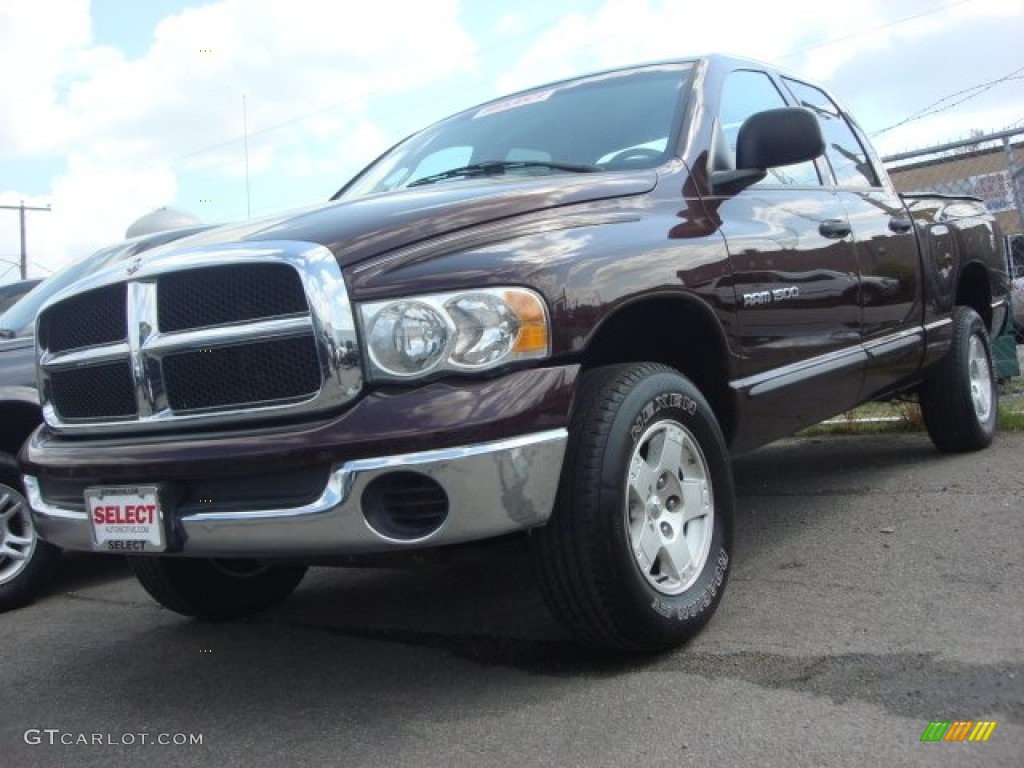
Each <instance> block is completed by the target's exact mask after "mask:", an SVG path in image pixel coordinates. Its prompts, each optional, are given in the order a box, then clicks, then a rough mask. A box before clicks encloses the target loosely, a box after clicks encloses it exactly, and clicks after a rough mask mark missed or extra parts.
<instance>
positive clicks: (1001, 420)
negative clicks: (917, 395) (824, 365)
mask: <svg viewBox="0 0 1024 768" xmlns="http://www.w3.org/2000/svg"><path fill="white" fill-rule="evenodd" d="M1000 389H1001V394H1000V402H999V410H998V413H997V416H996V418H997V419H998V425H999V429H1000V430H1002V431H1006V432H1021V431H1024V390H1022V386H1021V383H1020V379H1015V380H1013V381H1011V382H1010V383H1009V384H1004V385H1003V386H1002V387H1001V388H1000ZM923 429H924V420H923V419H922V417H921V409H920V408H919V407H918V405H917V403H915V402H909V401H908V402H892V403H867V404H865V405H862V406H860V407H858V408H854V409H853V410H852V411H847V412H846V413H841V414H839V415H838V416H836V417H835V418H832V419H829V420H828V421H823V422H821V423H820V424H815V425H814V426H813V427H808V428H807V429H805V430H802V431H801V432H798V433H797V434H798V435H800V436H803V437H818V436H821V435H878V434H885V433H893V432H918V431H921V430H923Z"/></svg>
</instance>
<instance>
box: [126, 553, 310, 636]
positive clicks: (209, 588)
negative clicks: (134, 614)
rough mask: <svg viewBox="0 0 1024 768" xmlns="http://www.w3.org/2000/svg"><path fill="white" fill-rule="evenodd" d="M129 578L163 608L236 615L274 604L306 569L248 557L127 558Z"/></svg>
mask: <svg viewBox="0 0 1024 768" xmlns="http://www.w3.org/2000/svg"><path fill="white" fill-rule="evenodd" d="M128 561H129V563H131V567H132V570H133V571H134V573H135V577H136V578H137V579H138V580H139V583H140V584H142V587H143V589H145V590H146V591H147V592H148V593H149V594H150V596H152V597H153V599H154V600H156V601H157V602H158V603H160V605H162V606H163V607H164V608H167V609H168V610H171V611H174V612H175V613H180V614H182V615H183V616H191V617H193V618H197V619H206V620H210V621H218V620H225V619H237V618H241V617H243V616H248V615H249V614H252V613H256V612H258V611H262V610H264V609H266V608H270V607H271V606H274V605H277V604H278V603H280V602H282V601H283V600H284V599H285V598H287V597H288V595H290V594H291V593H292V592H293V591H294V590H295V588H296V587H297V586H299V582H300V581H302V577H303V576H304V575H305V573H306V569H305V567H302V566H285V565H264V564H262V563H258V562H254V561H250V560H199V559H192V558H174V557H147V556H139V557H134V556H133V557H129V558H128Z"/></svg>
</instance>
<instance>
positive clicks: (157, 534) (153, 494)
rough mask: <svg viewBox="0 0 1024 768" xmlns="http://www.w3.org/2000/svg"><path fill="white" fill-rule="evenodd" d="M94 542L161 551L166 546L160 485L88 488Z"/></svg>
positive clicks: (107, 548)
mask: <svg viewBox="0 0 1024 768" xmlns="http://www.w3.org/2000/svg"><path fill="white" fill-rule="evenodd" d="M85 505H86V508H87V509H88V510H89V522H90V524H91V525H92V542H93V544H92V546H93V549H95V550H102V551H104V552H124V553H126V554H130V553H133V552H135V553H144V552H162V551H163V550H164V549H166V548H167V537H166V535H165V530H164V513H163V509H162V508H161V506H160V493H159V488H158V487H157V486H154V485H139V486H131V487H120V488H107V487H101V488H86V489H85Z"/></svg>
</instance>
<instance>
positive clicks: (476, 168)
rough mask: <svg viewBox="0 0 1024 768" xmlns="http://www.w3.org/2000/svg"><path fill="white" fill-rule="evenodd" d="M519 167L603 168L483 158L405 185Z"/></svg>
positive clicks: (585, 170)
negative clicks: (481, 160) (483, 159)
mask: <svg viewBox="0 0 1024 768" xmlns="http://www.w3.org/2000/svg"><path fill="white" fill-rule="evenodd" d="M519 168H549V169H551V170H553V171H569V172H571V173H594V172H595V171H603V170H604V168H602V167H600V166H598V165H577V164H575V163H549V162H545V161H543V160H485V161H484V162H482V163H473V164H472V165H463V166H461V167H459V168H452V169H450V170H447V171H442V172H441V173H434V174H431V175H430V176H423V177H422V178H419V179H416V181H413V182H411V183H409V184H407V185H406V186H407V187H419V186H422V185H424V184H433V183H434V182H435V181H444V180H445V179H460V178H475V177H477V176H501V175H503V174H504V173H505V172H506V171H514V170H517V169H519Z"/></svg>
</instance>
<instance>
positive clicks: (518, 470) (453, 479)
mask: <svg viewBox="0 0 1024 768" xmlns="http://www.w3.org/2000/svg"><path fill="white" fill-rule="evenodd" d="M567 434H568V433H567V431H566V430H565V429H554V430H548V431H545V432H537V433H534V434H530V435H524V436H520V437H516V438H512V439H508V440H501V441H495V442H489V443H479V444H476V445H470V446H462V447H457V448H445V449H441V450H434V451H424V452H420V453H408V454H402V455H397V456H387V457H382V458H373V459H360V460H355V461H348V462H344V463H341V464H337V465H335V466H334V467H333V469H332V471H331V473H330V475H329V477H328V481H327V484H326V486H325V487H324V489H323V492H322V493H321V494H320V497H319V498H317V499H316V500H315V501H313V502H311V503H309V504H306V505H304V506H300V507H294V508H287V509H260V510H252V511H237V510H232V511H230V512H216V511H211V512H202V513H193V514H186V515H176V514H175V510H174V509H173V508H171V509H168V510H165V515H166V516H167V517H169V518H170V519H171V520H172V521H173V524H174V525H175V526H176V528H177V531H178V532H179V534H180V535H179V537H178V542H179V543H177V544H176V545H175V547H174V548H173V549H171V550H169V551H168V552H166V553H165V554H168V555H175V554H177V555H186V556H197V557H246V558H249V557H297V558H302V557H310V558H315V557H320V556H329V555H344V554H357V553H364V552H382V551H388V550H395V549H409V548H417V547H434V546H439V545H444V544H454V543H458V542H465V541H474V540H479V539H486V538H490V537H493V536H499V535H501V534H504V533H510V532H513V531H519V530H525V529H528V528H533V527H536V526H538V525H543V524H544V523H545V522H546V521H547V519H548V517H549V516H550V515H551V510H552V507H553V505H554V501H555V494H556V492H557V489H558V478H559V475H560V473H561V468H562V459H563V456H564V453H565V444H566V440H567ZM399 471H401V472H415V473H418V474H420V475H425V476H426V477H429V478H431V479H432V480H434V481H435V482H437V483H438V484H439V485H440V486H441V488H442V489H443V490H444V492H445V494H446V495H447V497H448V515H447V518H446V519H445V520H444V522H443V523H442V524H441V525H440V527H439V528H437V529H436V530H434V531H433V532H432V533H430V534H429V535H426V536H424V537H422V538H418V539H414V540H408V539H402V540H399V539H394V538H389V537H388V536H385V535H383V534H381V533H379V532H378V531H377V530H375V529H374V528H373V527H372V526H371V525H370V524H369V523H368V522H367V520H366V517H365V515H364V510H363V508H362V498H363V491H364V490H365V489H366V487H367V485H368V484H369V483H370V482H372V481H373V480H374V479H376V478H379V477H383V476H385V475H388V474H389V473H392V472H399ZM159 479H160V478H152V477H147V478H139V482H140V483H152V482H158V481H159ZM24 480H25V489H26V491H27V496H28V500H29V504H30V505H31V507H32V519H33V521H34V523H35V526H36V529H37V530H38V532H39V534H40V535H41V536H42V537H43V538H44V539H46V540H47V541H49V542H51V543H53V544H56V545H57V546H59V547H62V548H64V549H72V550H86V551H92V550H93V549H94V548H95V547H94V544H93V536H92V525H91V523H90V521H89V518H88V515H87V513H86V512H85V507H84V501H83V506H82V507H81V508H78V509H71V508H67V507H63V506H57V505H55V504H51V503H49V502H47V501H46V500H45V499H44V498H43V494H42V492H41V490H40V484H39V482H38V481H37V479H36V478H35V477H32V476H31V475H26V476H25V477H24ZM102 551H106V550H102Z"/></svg>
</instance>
